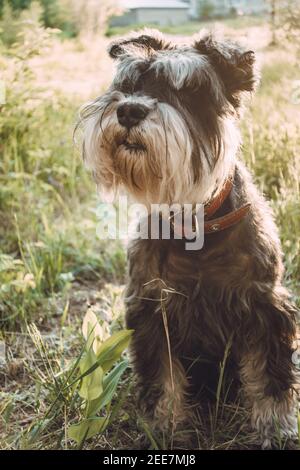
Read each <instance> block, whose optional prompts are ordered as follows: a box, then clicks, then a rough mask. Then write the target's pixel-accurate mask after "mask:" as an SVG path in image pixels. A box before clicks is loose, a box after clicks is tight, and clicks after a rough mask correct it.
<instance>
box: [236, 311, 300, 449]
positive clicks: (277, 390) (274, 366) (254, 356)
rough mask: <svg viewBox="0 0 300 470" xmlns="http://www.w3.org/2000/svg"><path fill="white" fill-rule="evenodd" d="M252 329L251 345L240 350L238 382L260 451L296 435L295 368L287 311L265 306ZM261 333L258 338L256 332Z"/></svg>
mask: <svg viewBox="0 0 300 470" xmlns="http://www.w3.org/2000/svg"><path fill="white" fill-rule="evenodd" d="M261 313H262V315H265V316H264V317H261V322H260V324H257V325H256V328H255V329H254V330H253V332H252V333H253V338H252V341H251V343H252V346H250V347H249V346H248V348H247V349H245V351H244V355H243V358H242V361H241V370H240V371H241V379H242V382H243V385H244V391H245V395H246V398H247V400H248V403H249V404H250V406H251V407H252V426H253V427H254V428H255V429H256V430H257V431H258V432H259V434H260V436H261V440H262V447H263V448H270V447H271V446H272V444H273V443H277V445H278V440H279V441H280V440H281V442H282V443H283V442H284V441H285V440H286V439H288V438H295V437H296V436H297V417H296V413H297V410H296V403H297V402H296V397H295V393H294V390H293V387H294V384H295V383H296V378H295V371H294V369H295V366H294V364H293V361H292V355H293V347H292V343H293V335H294V321H293V318H292V315H291V314H290V313H289V311H288V309H284V308H277V307H276V306H274V305H265V306H264V308H263V309H261ZM266 320H267V323H268V325H267V324H266V328H265V331H264V332H263V334H261V335H260V337H259V336H258V335H259V329H261V328H263V329H264V327H263V326H262V325H263V324H264V323H266Z"/></svg>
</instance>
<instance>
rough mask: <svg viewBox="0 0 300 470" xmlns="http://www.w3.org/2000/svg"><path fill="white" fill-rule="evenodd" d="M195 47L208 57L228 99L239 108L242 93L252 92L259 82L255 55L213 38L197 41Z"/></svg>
mask: <svg viewBox="0 0 300 470" xmlns="http://www.w3.org/2000/svg"><path fill="white" fill-rule="evenodd" d="M193 47H194V48H195V49H196V50H197V51H198V52H200V53H201V54H204V55H206V56H207V57H208V59H209V61H210V62H211V64H212V65H213V67H214V68H215V70H216V71H217V73H218V75H219V76H220V78H221V79H222V81H223V83H224V86H225V90H226V94H227V98H228V99H229V100H230V102H231V103H232V104H233V105H234V106H235V107H238V106H239V105H240V96H241V92H252V91H254V90H255V88H256V85H257V83H258V81H259V75H258V72H257V69H256V66H255V54H254V52H253V51H248V50H245V49H243V48H242V47H240V46H239V45H237V44H235V43H232V42H222V41H220V42H219V41H217V40H215V39H214V38H213V36H212V35H211V34H210V35H207V36H205V37H202V38H199V39H196V40H195V42H194V44H193Z"/></svg>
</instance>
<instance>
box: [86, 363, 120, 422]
mask: <svg viewBox="0 0 300 470" xmlns="http://www.w3.org/2000/svg"><path fill="white" fill-rule="evenodd" d="M127 367H128V361H127V360H125V361H122V362H120V364H118V365H117V366H116V367H115V368H114V369H113V370H112V371H111V372H110V373H109V374H107V376H106V377H105V378H104V380H103V392H102V394H101V396H100V397H99V398H97V399H96V400H93V401H91V402H90V403H89V404H88V409H87V414H88V416H91V415H95V414H96V413H98V411H100V410H101V409H102V408H103V407H104V406H106V405H107V404H108V403H110V402H111V400H112V399H113V396H114V393H115V391H116V388H117V385H118V383H119V381H120V378H121V376H122V374H123V372H124V371H125V369H127Z"/></svg>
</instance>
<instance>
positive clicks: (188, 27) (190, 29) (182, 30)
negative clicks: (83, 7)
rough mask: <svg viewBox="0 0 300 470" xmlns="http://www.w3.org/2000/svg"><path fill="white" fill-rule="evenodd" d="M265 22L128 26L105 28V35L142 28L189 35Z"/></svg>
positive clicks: (231, 20) (245, 18) (241, 19)
mask: <svg viewBox="0 0 300 470" xmlns="http://www.w3.org/2000/svg"><path fill="white" fill-rule="evenodd" d="M264 22H265V18H263V17H261V16H241V17H238V18H234V17H233V18H223V19H217V20H215V19H212V20H203V21H190V22H187V23H183V24H182V25H171V24H170V25H165V26H158V25H157V24H142V23H139V24H135V25H130V26H110V27H108V28H107V30H106V32H105V35H106V36H107V37H111V36H121V35H123V34H127V33H128V32H130V31H131V30H133V29H141V28H144V27H147V28H155V29H159V30H160V31H162V32H163V33H166V34H176V35H187V36H189V35H191V34H195V33H197V32H198V31H199V30H200V29H203V28H204V29H206V28H207V29H214V28H216V27H218V26H219V25H220V24H222V25H223V26H225V27H228V28H233V29H237V30H240V29H244V28H249V27H253V26H261V25H262V24H263V23H264Z"/></svg>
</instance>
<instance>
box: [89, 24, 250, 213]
mask: <svg viewBox="0 0 300 470" xmlns="http://www.w3.org/2000/svg"><path fill="white" fill-rule="evenodd" d="M109 54H110V56H111V57H112V58H113V59H115V60H116V61H117V62H118V64H117V71H116V75H115V77H114V80H113V82H112V85H111V86H110V88H109V89H108V91H107V92H106V93H105V94H104V95H103V96H101V97H100V98H97V99H96V100H95V101H94V102H92V103H89V104H88V105H86V106H85V107H84V108H83V110H82V113H81V122H82V123H83V127H84V143H83V149H84V158H85V160H86V163H87V165H88V166H89V167H91V169H92V171H93V173H94V176H95V179H96V182H97V183H98V184H99V185H100V186H102V187H103V188H104V189H105V190H107V189H108V190H116V189H117V188H118V187H120V186H123V187H125V189H126V190H128V191H129V193H131V194H132V195H133V196H134V197H135V198H136V199H137V200H138V201H140V202H143V203H145V204H147V205H149V204H151V203H168V204H171V203H180V204H183V203H201V202H205V201H206V200H207V199H209V197H210V196H211V194H212V192H213V191H215V190H217V189H218V187H220V188H221V187H222V184H223V182H224V180H225V179H226V178H227V177H228V173H229V172H230V171H232V167H233V164H234V158H235V155H236V152H237V148H238V146H239V133H238V131H237V129H236V120H237V117H238V115H239V109H240V106H241V100H242V96H243V95H244V94H245V92H252V91H253V90H254V88H255V83H256V74H255V72H254V61H255V60H254V53H253V52H252V51H245V50H242V49H241V48H240V47H238V46H237V45H235V44H232V43H226V42H218V41H215V40H214V38H213V37H212V36H211V35H205V36H202V37H201V36H198V37H196V38H194V40H193V42H191V44H190V45H175V44H172V43H170V42H167V41H166V40H165V39H164V37H163V36H162V35H161V34H160V33H159V32H157V31H145V32H142V33H141V34H137V35H134V36H131V37H129V38H126V39H123V40H119V41H116V42H114V43H112V44H111V45H110V47H109Z"/></svg>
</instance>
